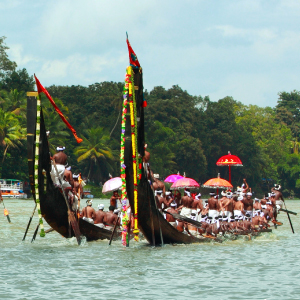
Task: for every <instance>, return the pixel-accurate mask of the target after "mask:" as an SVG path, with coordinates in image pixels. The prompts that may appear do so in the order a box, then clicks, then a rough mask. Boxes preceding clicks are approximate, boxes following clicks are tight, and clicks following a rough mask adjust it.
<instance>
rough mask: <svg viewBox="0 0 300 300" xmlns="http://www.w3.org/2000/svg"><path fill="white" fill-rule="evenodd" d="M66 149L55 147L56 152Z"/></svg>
mask: <svg viewBox="0 0 300 300" xmlns="http://www.w3.org/2000/svg"><path fill="white" fill-rule="evenodd" d="M65 149H66V147H56V151H64V150H65Z"/></svg>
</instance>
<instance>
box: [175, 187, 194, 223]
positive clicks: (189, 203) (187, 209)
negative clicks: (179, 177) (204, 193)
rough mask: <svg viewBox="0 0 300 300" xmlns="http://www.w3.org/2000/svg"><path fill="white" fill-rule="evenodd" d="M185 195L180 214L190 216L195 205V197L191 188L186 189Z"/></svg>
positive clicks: (182, 199)
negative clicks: (191, 192)
mask: <svg viewBox="0 0 300 300" xmlns="http://www.w3.org/2000/svg"><path fill="white" fill-rule="evenodd" d="M184 194H185V195H184V196H183V197H182V198H181V203H182V205H181V206H180V207H179V208H178V210H180V209H181V212H180V214H181V215H182V216H184V217H188V218H189V217H190V215H191V212H192V207H193V202H194V199H193V198H192V197H191V194H190V192H189V190H185V191H184Z"/></svg>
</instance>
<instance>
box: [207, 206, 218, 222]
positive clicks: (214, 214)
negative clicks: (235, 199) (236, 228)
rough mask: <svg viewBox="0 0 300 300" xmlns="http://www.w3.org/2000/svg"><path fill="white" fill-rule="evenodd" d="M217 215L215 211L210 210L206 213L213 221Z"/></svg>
mask: <svg viewBox="0 0 300 300" xmlns="http://www.w3.org/2000/svg"><path fill="white" fill-rule="evenodd" d="M218 215H219V212H218V211H217V210H216V209H210V210H209V211H208V216H209V217H212V218H213V220H214V219H215V217H217V216H218Z"/></svg>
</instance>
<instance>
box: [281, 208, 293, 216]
mask: <svg viewBox="0 0 300 300" xmlns="http://www.w3.org/2000/svg"><path fill="white" fill-rule="evenodd" d="M279 211H283V212H286V213H289V214H291V215H295V216H297V213H296V212H294V211H291V210H287V209H283V208H280V209H279Z"/></svg>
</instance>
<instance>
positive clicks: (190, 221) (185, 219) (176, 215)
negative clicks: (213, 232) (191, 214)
mask: <svg viewBox="0 0 300 300" xmlns="http://www.w3.org/2000/svg"><path fill="white" fill-rule="evenodd" d="M165 213H167V214H169V215H171V216H173V217H174V218H175V219H179V220H181V221H185V222H187V223H190V224H192V225H195V226H196V227H202V223H201V222H198V221H195V220H193V219H190V218H188V217H184V216H182V215H179V214H172V213H170V212H168V211H167V210H165Z"/></svg>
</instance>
